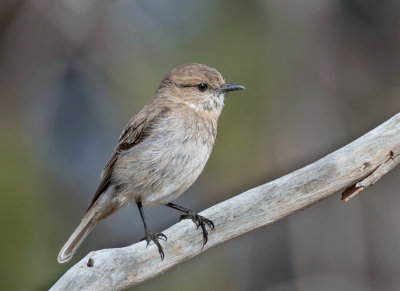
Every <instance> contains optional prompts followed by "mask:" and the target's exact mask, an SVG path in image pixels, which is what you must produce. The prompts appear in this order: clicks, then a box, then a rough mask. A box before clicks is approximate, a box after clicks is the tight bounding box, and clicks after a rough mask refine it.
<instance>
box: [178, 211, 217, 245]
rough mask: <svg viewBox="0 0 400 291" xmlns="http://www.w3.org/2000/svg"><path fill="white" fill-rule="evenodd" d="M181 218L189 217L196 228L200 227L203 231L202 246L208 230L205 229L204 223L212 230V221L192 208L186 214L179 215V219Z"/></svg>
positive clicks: (206, 238)
mask: <svg viewBox="0 0 400 291" xmlns="http://www.w3.org/2000/svg"><path fill="white" fill-rule="evenodd" d="M183 219H191V220H192V221H193V222H194V223H195V224H196V226H197V228H199V227H201V229H202V231H203V247H204V245H205V244H206V243H207V241H208V232H207V229H206V225H207V226H208V227H209V228H210V229H211V230H214V229H215V227H214V223H213V222H212V221H211V220H210V219H208V218H205V217H204V216H201V215H198V214H197V213H196V212H194V211H193V210H189V211H188V212H187V213H186V214H183V215H181V217H180V219H179V221H181V220H183Z"/></svg>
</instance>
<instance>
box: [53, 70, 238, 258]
mask: <svg viewBox="0 0 400 291" xmlns="http://www.w3.org/2000/svg"><path fill="white" fill-rule="evenodd" d="M242 89H244V87H243V86H240V85H234V84H226V83H225V81H224V79H223V77H222V75H221V74H220V73H219V72H218V71H217V70H215V69H213V68H210V67H207V66H205V65H201V64H186V65H181V66H179V67H176V68H174V69H172V70H171V71H170V72H169V73H168V75H167V76H166V77H165V78H164V80H163V81H162V82H161V84H160V87H159V88H158V90H157V91H156V93H155V95H154V97H153V98H152V99H151V100H150V101H149V103H148V104H147V105H145V107H144V108H143V109H142V110H141V111H140V112H139V113H138V114H137V115H136V116H135V117H133V118H132V119H131V120H130V122H129V123H128V124H127V126H126V127H125V129H124V130H123V131H122V134H121V136H120V138H119V142H118V145H117V146H116V148H115V150H114V152H113V154H112V155H111V157H110V159H109V160H108V162H107V164H106V166H105V168H104V170H103V173H102V175H101V182H100V185H99V187H98V189H97V191H96V193H95V195H94V197H93V200H92V203H91V205H90V206H89V208H88V209H87V211H86V212H85V214H84V216H83V218H82V221H81V223H80V225H79V226H78V227H77V229H76V230H75V231H74V232H73V234H72V235H71V237H70V238H69V240H68V241H67V242H66V244H65V245H64V247H63V248H62V249H61V251H60V253H59V255H58V262H60V263H64V262H67V261H69V260H70V259H71V257H72V255H73V254H74V253H75V251H76V249H77V248H78V246H79V245H80V243H81V242H82V241H83V239H84V238H85V237H86V236H87V234H88V233H89V232H90V230H91V229H92V228H93V226H94V225H95V224H96V222H98V221H99V220H101V219H104V218H106V217H107V216H109V215H111V214H112V213H114V212H115V211H117V210H118V209H120V208H122V207H124V206H126V205H128V204H130V203H136V204H137V205H138V207H139V211H140V214H141V217H142V220H143V223H144V227H145V239H146V241H147V243H148V244H149V243H150V241H153V242H154V243H155V244H156V245H157V247H158V250H159V252H160V255H161V258H162V259H163V257H164V252H163V250H162V247H161V245H160V243H159V239H162V238H165V239H166V237H165V235H163V234H162V233H156V234H152V233H151V232H150V231H149V229H148V227H147V224H146V220H145V217H144V213H143V208H142V206H153V205H167V206H169V207H172V208H175V209H177V210H179V211H182V212H184V213H185V214H184V215H182V217H181V218H189V219H192V220H193V221H194V222H195V223H196V224H197V225H199V226H201V228H202V231H203V239H204V241H203V243H204V244H205V243H206V242H207V230H206V227H205V226H206V225H208V226H209V227H210V228H213V227H214V225H213V223H212V221H211V220H208V219H207V218H204V217H202V216H200V215H198V214H197V213H195V212H194V211H192V210H190V209H186V208H184V207H181V206H178V205H176V204H173V203H171V201H172V200H174V199H176V198H177V197H178V196H179V195H181V194H182V193H183V192H184V191H185V190H186V189H187V188H188V187H189V186H190V185H191V184H193V182H194V181H195V180H196V179H197V177H198V176H199V175H200V173H201V172H202V170H203V168H204V166H205V164H206V162H207V160H208V157H209V155H210V153H211V150H212V147H213V145H214V142H215V137H216V134H217V121H218V117H219V115H220V114H221V111H222V107H223V105H224V96H225V93H226V92H228V91H235V90H242Z"/></svg>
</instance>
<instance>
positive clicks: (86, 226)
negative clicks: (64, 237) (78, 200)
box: [57, 206, 97, 264]
mask: <svg viewBox="0 0 400 291" xmlns="http://www.w3.org/2000/svg"><path fill="white" fill-rule="evenodd" d="M95 214H96V211H95V207H93V206H92V207H90V208H89V209H88V210H87V212H86V213H85V215H84V216H83V218H82V221H81V223H80V224H79V226H78V227H77V228H76V229H75V231H74V232H73V233H72V234H71V236H70V237H69V239H68V241H67V242H66V243H65V245H64V246H63V247H62V249H61V251H60V253H59V254H58V257H57V261H58V262H59V263H60V264H61V263H66V262H68V261H69V260H70V259H71V258H72V256H73V255H74V253H75V252H76V250H77V249H78V247H79V246H80V244H81V243H82V241H83V240H84V239H85V238H86V236H87V235H88V234H89V232H90V231H91V230H92V228H93V227H94V226H95V224H96V222H97V221H95V220H94V215H95Z"/></svg>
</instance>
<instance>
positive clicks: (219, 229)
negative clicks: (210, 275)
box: [51, 114, 400, 290]
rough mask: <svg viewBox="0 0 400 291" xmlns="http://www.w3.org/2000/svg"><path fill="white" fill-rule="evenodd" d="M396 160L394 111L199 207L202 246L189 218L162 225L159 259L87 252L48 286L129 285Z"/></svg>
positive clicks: (136, 253) (398, 130)
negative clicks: (205, 228)
mask: <svg viewBox="0 0 400 291" xmlns="http://www.w3.org/2000/svg"><path fill="white" fill-rule="evenodd" d="M399 161H400V114H397V115H396V116H394V117H392V118H391V119H390V120H388V121H386V122H385V123H383V124H382V125H380V126H379V127H377V128H375V129H374V130H372V131H370V132H368V133H367V134H365V135H364V136H362V137H361V138H359V139H357V140H355V141H353V142H352V143H350V144H348V145H346V146H344V147H343V148H341V149H339V150H337V151H335V152H333V153H331V154H329V155H327V156H325V157H324V158H322V159H320V160H318V161H316V162H315V163H312V164H310V165H308V166H306V167H304V168H302V169H300V170H297V171H295V172H292V173H290V174H288V175H286V176H283V177H281V178H279V179H277V180H274V181H272V182H269V183H267V184H264V185H261V186H258V187H256V188H253V189H251V190H248V191H246V192H244V193H242V194H239V195H237V196H235V197H233V198H231V199H228V200H226V201H224V202H221V203H219V204H217V205H215V206H212V207H210V208H208V209H207V210H205V211H203V212H202V213H201V215H204V216H206V217H208V218H210V219H212V220H213V221H214V223H215V231H211V232H210V234H209V241H208V243H207V244H206V246H205V247H204V249H203V250H202V240H203V238H202V234H201V231H196V228H195V225H194V224H193V223H192V222H191V221H181V222H179V223H177V224H175V225H173V226H171V227H170V228H168V229H167V230H166V231H163V233H164V234H165V235H167V237H168V242H163V247H164V251H165V259H164V261H161V260H160V256H159V254H158V251H157V248H156V246H155V245H154V244H150V245H149V247H148V248H147V249H146V242H144V241H143V242H139V243H136V244H134V245H131V246H128V247H124V248H119V249H105V250H99V251H95V252H91V253H89V254H88V255H87V256H86V257H85V258H83V259H82V260H81V261H80V262H78V263H77V264H76V265H74V266H73V267H72V268H71V269H69V270H68V271H67V272H66V273H65V274H64V275H63V276H62V277H61V278H60V279H59V280H58V281H57V283H56V284H55V285H54V286H53V287H52V288H51V290H77V289H83V290H121V289H125V288H128V287H132V286H134V285H136V284H139V283H141V282H143V281H146V280H148V279H150V278H153V277H155V276H157V275H159V274H162V273H165V272H166V271H167V270H169V269H171V268H172V267H173V266H175V265H177V264H179V263H181V262H184V261H187V260H189V259H191V258H193V257H194V256H197V255H198V254H200V253H201V252H202V251H205V250H207V249H209V248H212V247H214V246H217V245H219V244H221V243H223V242H225V241H227V240H230V239H232V238H235V237H238V236H241V235H243V234H245V233H247V232H249V231H252V230H255V229H259V228H261V227H264V226H266V225H268V224H271V223H273V222H275V221H277V220H280V219H282V218H284V217H286V216H288V215H290V214H292V213H294V212H296V211H298V210H300V209H302V208H305V207H307V206H310V205H312V204H314V203H316V202H318V201H320V200H322V199H325V198H327V197H328V196H330V195H333V194H335V193H337V192H342V191H343V190H344V192H343V196H342V199H343V200H345V201H348V200H349V199H350V198H351V197H353V196H354V195H355V194H357V193H359V192H360V191H362V190H363V189H365V188H366V187H368V186H371V185H373V184H374V183H375V182H376V181H377V180H379V179H380V178H381V177H382V176H383V175H384V174H386V173H387V172H389V171H390V170H392V169H393V168H394V167H395V166H396V165H397V163H399Z"/></svg>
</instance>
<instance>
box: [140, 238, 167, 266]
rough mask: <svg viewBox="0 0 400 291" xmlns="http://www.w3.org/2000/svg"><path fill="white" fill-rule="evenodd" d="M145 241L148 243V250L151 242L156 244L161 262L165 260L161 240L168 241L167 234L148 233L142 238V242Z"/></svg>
mask: <svg viewBox="0 0 400 291" xmlns="http://www.w3.org/2000/svg"><path fill="white" fill-rule="evenodd" d="M143 240H145V241H146V242H147V245H146V248H147V247H148V246H149V244H150V242H154V244H155V245H156V246H157V248H158V252H159V253H160V257H161V261H162V260H164V250H163V248H162V246H161V244H160V241H159V240H165V241H167V236H166V235H165V234H163V233H162V232H157V233H151V232H146V236H145V237H144V238H142V239H141V240H140V241H143Z"/></svg>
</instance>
